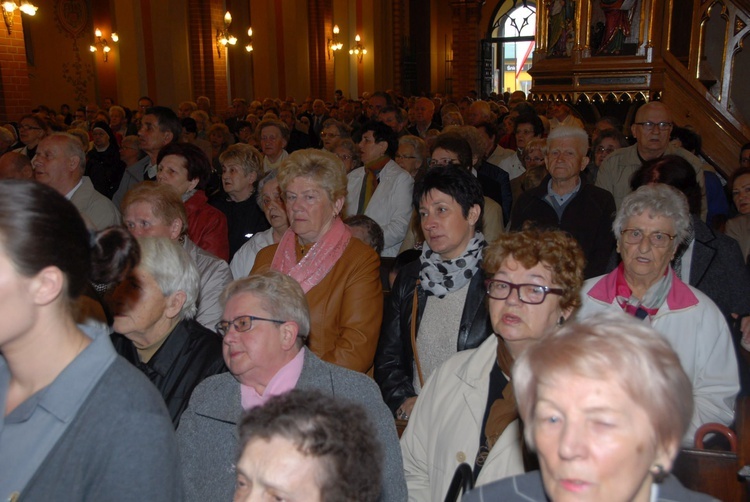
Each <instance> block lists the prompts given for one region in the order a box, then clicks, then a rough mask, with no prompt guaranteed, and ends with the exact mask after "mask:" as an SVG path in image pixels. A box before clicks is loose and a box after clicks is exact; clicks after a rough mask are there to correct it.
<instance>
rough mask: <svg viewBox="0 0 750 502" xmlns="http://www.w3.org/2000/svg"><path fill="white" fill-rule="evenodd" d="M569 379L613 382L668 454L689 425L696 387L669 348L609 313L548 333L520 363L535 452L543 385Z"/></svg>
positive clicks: (521, 394) (518, 383) (517, 371)
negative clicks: (644, 416) (647, 422)
mask: <svg viewBox="0 0 750 502" xmlns="http://www.w3.org/2000/svg"><path fill="white" fill-rule="evenodd" d="M570 375H577V376H581V377H584V378H594V379H597V380H602V379H603V380H607V379H610V380H613V381H614V383H616V384H618V385H619V386H620V388H621V389H622V390H623V391H625V393H626V394H628V396H629V397H630V398H631V399H632V400H633V401H634V402H635V403H636V404H637V405H639V406H640V407H641V408H642V409H643V410H644V411H645V412H646V414H647V415H648V418H649V420H650V421H651V426H652V428H653V430H654V437H655V439H656V442H657V444H658V445H659V446H662V447H664V448H665V450H667V451H669V447H670V446H675V445H679V444H680V440H681V438H682V436H683V435H684V434H685V432H686V431H687V429H688V426H689V425H690V419H691V418H692V416H693V386H692V383H691V382H690V379H689V378H688V376H687V374H686V373H685V370H684V369H683V368H682V365H681V364H680V359H679V358H678V357H677V354H675V352H674V350H672V347H671V346H670V345H669V342H667V340H666V339H665V338H664V337H663V336H661V335H660V334H659V333H658V332H657V331H656V330H655V329H653V328H652V327H651V326H648V325H646V324H644V323H642V322H638V321H637V320H636V319H635V318H634V317H632V316H628V315H626V314H624V313H621V312H605V313H600V314H596V315H593V316H591V317H589V318H588V319H584V320H581V321H577V322H571V323H566V324H565V325H564V326H563V327H562V328H559V329H555V330H552V331H549V332H547V333H546V334H545V336H543V337H542V338H541V339H539V340H534V341H533V342H532V344H531V345H530V346H529V347H528V348H527V349H526V350H525V351H524V352H523V353H522V354H521V355H520V356H519V357H518V358H517V359H516V361H515V364H514V366H513V377H512V382H513V388H514V390H515V395H516V400H517V402H518V412H519V414H520V416H521V419H522V420H523V421H524V423H525V424H527V425H528V426H527V427H526V428H525V431H524V435H525V438H526V442H527V443H528V444H529V446H530V447H531V448H532V449H534V447H535V446H534V425H533V424H534V419H533V417H534V411H535V408H536V404H537V398H538V395H537V392H538V389H539V385H543V384H549V383H550V382H565V381H566V380H567V379H568V378H569V376H570ZM632 439H633V441H634V442H635V441H636V440H637V439H638V438H632ZM675 451H676V450H675Z"/></svg>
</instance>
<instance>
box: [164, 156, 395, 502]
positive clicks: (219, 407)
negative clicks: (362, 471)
mask: <svg viewBox="0 0 750 502" xmlns="http://www.w3.org/2000/svg"><path fill="white" fill-rule="evenodd" d="M302 151H303V150H298V151H297V152H295V153H293V154H291V155H290V158H294V156H295V155H297V154H298V153H300V152H302ZM362 246H364V244H362ZM371 252H372V251H371ZM372 253H373V254H374V252H372ZM306 297H309V294H308V295H306V294H305V293H304V291H303V290H302V287H301V286H300V285H299V283H298V282H297V281H295V280H294V279H293V278H291V277H289V276H287V275H285V274H282V273H280V272H277V271H275V270H266V271H265V272H261V273H257V274H253V275H251V276H250V277H246V278H244V279H240V280H238V281H235V282H233V283H232V284H230V285H229V286H228V287H227V289H226V290H225V291H224V293H223V294H222V303H223V304H224V313H223V315H222V318H221V321H220V322H219V323H218V324H217V325H216V330H217V331H218V332H219V334H220V335H221V336H222V337H223V353H224V360H225V362H226V364H227V367H228V368H229V373H222V374H220V375H215V376H212V377H209V378H207V379H206V380H204V381H203V382H202V383H201V384H200V385H198V387H197V388H196V389H195V392H193V395H192V397H191V398H190V405H189V406H188V409H187V410H186V411H185V413H184V414H183V416H182V420H181V421H180V427H179V429H178V430H177V439H178V442H179V445H180V457H181V467H182V472H183V479H184V484H185V491H186V497H185V500H188V501H198V500H222V501H223V500H232V494H233V493H234V491H235V486H237V485H238V484H239V485H240V486H241V485H243V484H244V482H245V479H244V476H243V474H247V471H246V470H244V467H246V465H247V464H245V463H244V462H242V461H240V462H239V464H238V463H237V455H238V453H240V451H241V447H242V445H240V437H239V436H238V434H237V429H238V425H239V424H240V422H241V419H242V414H243V411H244V410H256V409H257V408H259V407H261V406H263V407H264V408H265V406H264V405H267V404H270V405H271V406H273V404H272V403H271V400H272V399H273V398H274V397H275V396H280V395H282V394H284V395H288V394H287V393H288V392H289V391H292V390H293V389H299V391H300V392H304V393H305V394H306V395H309V394H310V393H311V391H318V392H320V393H322V394H325V395H326V396H330V399H334V400H335V401H336V402H337V403H338V405H339V406H346V407H354V406H357V405H359V406H362V407H363V408H364V409H365V412H366V414H367V416H368V418H369V419H370V421H371V423H372V426H371V427H370V428H369V433H370V437H371V438H372V439H373V440H374V441H376V442H377V443H378V444H379V446H380V448H381V451H382V452H383V457H382V462H381V464H380V468H381V469H382V472H383V477H382V480H381V483H380V484H381V486H382V494H381V498H380V500H382V501H383V502H391V501H393V502H396V501H399V502H402V501H404V500H406V483H405V482H404V471H403V468H402V464H401V455H400V451H399V444H398V435H397V434H396V426H395V424H394V422H393V418H392V417H391V415H390V413H389V412H388V408H387V407H386V406H385V404H384V403H383V400H382V399H381V398H380V393H379V392H378V388H377V386H376V385H375V383H374V382H373V381H372V379H371V378H369V377H368V376H366V375H363V374H361V373H357V372H354V371H350V370H347V369H344V368H341V367H339V366H336V365H334V364H330V363H327V362H324V361H321V360H320V359H319V358H318V357H317V356H316V355H315V354H313V353H312V352H311V351H310V350H309V349H308V348H307V347H306V345H307V342H308V336H310V335H312V334H311V333H310V329H311V328H312V329H315V321H314V319H311V316H310V315H311V312H310V309H309V308H308V302H307V298H306ZM312 336H314V335H312ZM255 412H256V413H257V412H258V411H257V410H256V411H255ZM280 420H283V419H280ZM278 423H279V420H277V421H276V424H277V425H278ZM309 438H310V439H313V438H314V440H315V441H316V442H326V438H322V437H321V436H317V435H314V434H310V435H309ZM245 439H246V438H244V435H243V438H242V441H243V442H244V440H245ZM339 439H340V437H339ZM285 451H287V450H285ZM287 452H288V451H287ZM357 453H360V452H357ZM357 458H361V457H359V456H358V457H357ZM265 461H266V464H265V465H266V470H265V471H264V472H266V473H272V472H271V471H274V469H273V468H271V469H270V470H269V468H268V465H270V464H269V462H272V461H273V459H272V458H271V457H268V458H266V459H265ZM360 461H361V460H360ZM235 466H237V467H238V468H239V469H236V468H235ZM372 468H373V471H377V470H379V469H378V466H377V465H373V466H372ZM278 471H279V469H276V470H275V471H274V472H275V473H276V475H277V477H276V478H275V479H277V481H278V483H276V486H278V487H280V486H289V485H291V484H292V482H293V480H291V479H289V477H288V476H285V475H283V474H282V475H281V477H278ZM298 474H304V473H302V472H301V471H300V472H298ZM317 474H323V473H320V472H319V473H317ZM316 479H317V480H318V481H321V478H320V477H319V476H316ZM255 488H256V489H257V488H259V487H258V486H255ZM275 493H276V494H277V495H278V494H280V493H281V494H286V495H289V493H288V492H286V491H284V490H281V491H280V492H278V491H277V492H275ZM261 498H262V499H263V500H267V499H266V498H265V497H261ZM272 499H274V500H279V499H278V498H272ZM366 499H367V497H365V498H364V500H366ZM170 500H172V499H170ZM174 500H177V499H174ZM235 500H243V498H242V497H238V498H235ZM252 500H256V499H255V498H253V499H252ZM284 500H321V499H320V498H316V497H315V493H314V490H312V489H310V490H308V491H307V496H305V497H302V498H299V497H291V498H286V497H285V498H284ZM322 500H362V499H360V498H358V497H354V498H351V497H345V498H343V499H340V498H338V497H336V496H332V498H329V497H325V496H324V497H323V498H322Z"/></svg>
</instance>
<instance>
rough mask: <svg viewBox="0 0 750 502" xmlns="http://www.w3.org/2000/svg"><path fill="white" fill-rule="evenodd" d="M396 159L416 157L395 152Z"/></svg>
mask: <svg viewBox="0 0 750 502" xmlns="http://www.w3.org/2000/svg"><path fill="white" fill-rule="evenodd" d="M396 158H397V159H416V158H417V156H416V155H401V154H400V153H397V154H396Z"/></svg>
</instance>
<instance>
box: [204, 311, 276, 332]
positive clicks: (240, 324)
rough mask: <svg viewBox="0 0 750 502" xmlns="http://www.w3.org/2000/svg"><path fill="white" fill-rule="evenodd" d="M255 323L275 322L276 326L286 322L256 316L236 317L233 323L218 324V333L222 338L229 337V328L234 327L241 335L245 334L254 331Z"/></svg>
mask: <svg viewBox="0 0 750 502" xmlns="http://www.w3.org/2000/svg"><path fill="white" fill-rule="evenodd" d="M255 321H268V322H273V323H276V324H284V323H285V322H286V321H280V320H279V319H266V318H265V317H258V316H254V315H241V316H239V317H235V318H234V319H232V320H231V321H219V322H217V323H216V326H215V328H216V332H217V333H218V334H220V335H221V336H227V333H229V328H230V327H231V326H234V329H236V330H237V331H238V332H239V333H243V332H245V331H250V330H251V329H253V323H254V322H255Z"/></svg>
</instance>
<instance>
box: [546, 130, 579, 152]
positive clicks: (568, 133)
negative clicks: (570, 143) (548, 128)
mask: <svg viewBox="0 0 750 502" xmlns="http://www.w3.org/2000/svg"><path fill="white" fill-rule="evenodd" d="M563 138H572V139H574V140H576V141H577V142H578V153H579V154H581V156H583V157H585V156H586V152H588V149H589V135H588V133H586V131H585V130H583V129H581V128H580V127H572V126H558V127H555V128H554V129H552V132H550V133H549V136H547V148H549V145H550V143H552V140H554V139H563Z"/></svg>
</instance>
